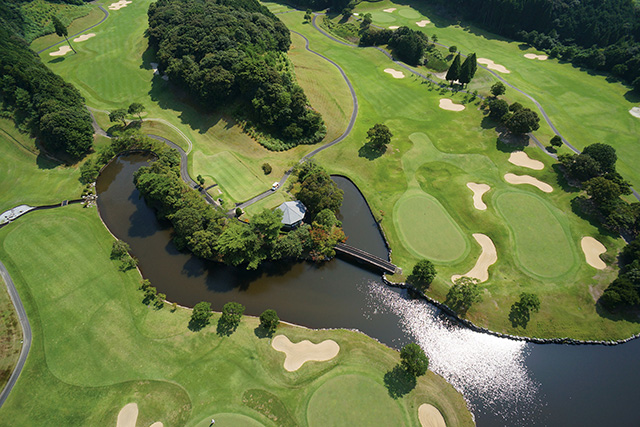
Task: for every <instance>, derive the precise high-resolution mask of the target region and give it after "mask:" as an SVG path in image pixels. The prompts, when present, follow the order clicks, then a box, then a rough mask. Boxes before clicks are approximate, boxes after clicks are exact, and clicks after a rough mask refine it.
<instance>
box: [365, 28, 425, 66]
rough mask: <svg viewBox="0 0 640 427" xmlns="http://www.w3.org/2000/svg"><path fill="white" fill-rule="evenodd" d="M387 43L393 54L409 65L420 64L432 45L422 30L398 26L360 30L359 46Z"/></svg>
mask: <svg viewBox="0 0 640 427" xmlns="http://www.w3.org/2000/svg"><path fill="white" fill-rule="evenodd" d="M385 44H386V45H389V47H390V48H391V49H392V50H393V53H394V55H395V56H397V57H398V59H400V60H401V61H403V62H406V63H407V64H409V65H413V66H416V65H418V64H420V62H421V60H422V58H423V57H424V54H425V52H426V51H427V50H428V49H430V48H431V47H432V45H431V44H430V43H429V38H428V37H427V36H426V34H424V33H423V32H422V31H417V30H412V29H411V28H409V27H404V26H403V27H400V28H398V29H396V30H394V31H392V30H388V29H383V30H380V29H375V28H370V27H369V28H367V29H366V30H364V31H363V32H362V36H361V38H360V46H380V45H385Z"/></svg>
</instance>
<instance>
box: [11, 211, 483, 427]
mask: <svg viewBox="0 0 640 427" xmlns="http://www.w3.org/2000/svg"><path fill="white" fill-rule="evenodd" d="M112 242H113V238H112V237H111V235H110V234H109V232H108V231H107V230H106V229H105V228H104V226H103V225H102V223H101V221H100V219H99V218H98V215H97V213H96V211H95V210H89V209H82V208H80V207H78V206H69V207H65V208H60V209H56V210H49V211H40V212H36V213H33V214H31V216H30V217H29V218H28V220H27V218H24V219H23V220H21V221H19V222H18V221H16V222H15V223H13V224H12V225H11V226H10V227H5V228H3V229H1V230H0V256H1V257H2V259H3V260H4V262H5V264H6V265H7V268H8V269H9V271H10V273H11V275H12V277H13V279H14V281H15V283H16V286H17V288H18V290H19V292H20V295H21V297H22V299H23V302H24V304H25V308H26V310H27V315H28V316H29V319H30V321H31V325H32V328H33V335H34V341H33V347H32V349H31V353H30V355H29V363H27V366H26V367H25V370H24V371H23V373H22V375H21V377H20V380H19V381H18V383H17V385H16V388H15V389H14V390H13V392H12V393H11V395H10V396H9V399H8V400H7V402H6V403H5V405H4V406H3V408H2V411H0V424H3V425H4V424H8V423H9V420H11V422H10V423H11V424H13V425H31V424H43V423H44V424H47V423H50V424H54V425H102V424H107V425H114V424H115V420H116V417H117V414H118V412H119V410H120V409H121V408H122V407H123V406H124V405H125V404H127V403H129V402H136V403H138V405H139V409H140V416H139V419H138V425H150V424H151V423H153V422H156V421H161V422H163V423H164V425H167V426H168V425H185V424H188V425H195V424H197V423H199V422H204V421H203V420H206V419H207V418H209V421H210V419H211V417H213V418H215V419H216V422H218V421H219V419H218V418H220V420H222V419H227V418H228V419H229V420H230V421H234V422H239V423H242V424H243V425H248V424H249V423H251V421H249V420H245V418H243V417H248V418H250V419H252V420H254V421H256V422H257V423H260V424H265V425H273V422H274V421H273V420H274V418H273V417H274V416H275V417H277V418H278V419H279V420H283V419H284V417H285V416H284V415H283V414H289V417H290V419H291V420H293V424H295V425H305V424H306V419H307V411H308V409H307V402H308V401H309V399H310V397H311V396H312V395H313V394H314V393H315V392H316V390H317V389H318V388H319V387H321V386H322V384H324V383H325V382H326V381H329V380H331V379H332V378H335V377H338V378H340V377H342V376H344V375H356V374H357V375H359V376H360V375H362V376H366V377H368V378H369V380H368V381H369V382H370V383H373V384H375V387H376V388H377V390H378V391H379V390H380V389H382V391H385V389H384V385H383V384H384V375H385V373H386V372H387V371H390V370H391V369H392V368H393V367H394V366H395V365H397V364H398V363H399V354H398V352H396V351H394V350H391V349H389V348H387V347H385V346H383V345H381V344H379V343H378V342H376V341H375V340H373V339H370V338H368V337H366V336H364V335H362V334H360V333H356V332H350V331H344V330H333V331H313V330H308V329H303V328H298V327H293V326H286V325H281V326H280V328H279V329H278V333H283V334H286V335H287V336H288V337H289V338H290V339H292V340H293V341H294V342H298V341H301V340H303V339H310V340H313V341H314V342H319V341H323V340H325V339H334V340H336V341H337V342H338V343H339V345H340V347H341V351H340V353H339V354H338V356H337V357H335V358H334V359H332V360H331V361H328V362H321V363H319V362H311V363H307V364H305V365H304V366H303V367H302V368H301V369H299V370H298V371H296V372H291V373H289V372H287V371H285V370H284V367H283V361H284V355H283V354H282V353H281V352H277V351H275V350H273V348H272V347H271V343H270V339H268V338H262V339H261V338H258V336H257V334H256V328H257V327H258V323H259V322H258V319H256V318H249V317H246V318H243V321H242V323H241V324H240V326H239V328H238V330H237V331H236V332H235V333H234V334H233V335H231V336H230V337H220V336H219V335H217V334H216V326H215V325H216V323H217V320H218V317H219V315H218V314H215V315H214V317H213V319H212V322H211V324H210V325H209V326H207V327H205V328H204V329H203V330H201V331H199V332H191V331H189V329H188V328H187V325H188V322H189V317H190V310H187V309H182V308H178V310H177V311H175V312H172V311H171V310H170V308H169V307H168V306H167V307H164V308H161V309H156V308H152V307H147V306H145V305H143V304H142V300H143V293H142V291H141V290H140V289H139V281H140V279H141V278H140V276H139V275H138V273H137V271H136V270H130V271H129V272H126V273H122V272H120V271H119V270H118V266H117V263H116V262H114V261H112V260H110V259H109V253H110V249H111V243H112ZM265 308H267V307H265ZM378 391H376V392H375V393H376V394H375V398H376V400H377V401H378V404H379V405H380V406H381V407H384V406H389V405H390V406H395V407H397V409H396V414H397V415H398V416H399V418H400V419H401V420H412V421H411V423H413V424H415V423H417V410H416V409H415V408H417V407H418V406H419V405H420V404H421V403H424V402H425V401H426V402H428V403H431V404H434V405H438V407H439V408H444V409H443V414H445V416H446V417H449V418H448V419H449V420H451V422H452V425H472V420H471V416H470V413H469V412H468V410H467V409H466V404H465V402H464V400H463V398H462V396H461V395H460V394H459V393H458V392H456V391H455V390H454V389H453V388H452V387H451V386H450V385H448V384H447V383H446V382H445V381H444V380H443V379H442V378H441V377H438V376H436V375H435V374H432V373H428V374H427V375H426V376H424V377H421V378H420V380H419V381H418V385H417V387H416V389H415V390H414V391H412V392H411V393H409V394H407V395H406V396H404V397H403V398H401V399H397V400H394V399H392V398H391V397H390V396H389V394H388V393H382V394H380V393H379V392H378ZM425 393H426V394H425ZM212 396H215V398H212ZM416 396H421V397H420V399H416ZM371 399H372V396H370V395H369V394H368V391H367V390H362V395H360V396H352V405H351V407H349V408H346V409H345V410H348V411H350V412H352V411H354V410H356V411H358V412H362V413H365V412H367V411H369V410H370V408H369V407H368V406H366V404H367V403H368V402H370V401H371ZM267 404H268V406H266V405H267ZM217 414H229V415H224V416H218V415H217ZM343 415H344V416H347V414H343ZM335 416H336V417H339V416H340V414H335ZM270 420H271V421H270ZM245 421H246V422H245ZM393 424H397V423H393Z"/></svg>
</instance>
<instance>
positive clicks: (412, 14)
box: [398, 9, 422, 19]
mask: <svg viewBox="0 0 640 427" xmlns="http://www.w3.org/2000/svg"><path fill="white" fill-rule="evenodd" d="M398 14H399V15H400V16H402V17H403V18H407V19H418V18H421V17H422V15H420V13H418V12H417V11H415V10H413V9H400V10H399V11H398Z"/></svg>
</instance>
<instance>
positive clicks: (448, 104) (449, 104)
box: [439, 98, 465, 112]
mask: <svg viewBox="0 0 640 427" xmlns="http://www.w3.org/2000/svg"><path fill="white" fill-rule="evenodd" d="M439 106H440V108H442V109H443V110H449V111H458V112H459V111H462V110H464V108H465V107H464V105H462V104H454V102H453V101H452V100H450V99H449V98H442V99H441V100H440V105H439Z"/></svg>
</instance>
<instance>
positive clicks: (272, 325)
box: [260, 309, 280, 334]
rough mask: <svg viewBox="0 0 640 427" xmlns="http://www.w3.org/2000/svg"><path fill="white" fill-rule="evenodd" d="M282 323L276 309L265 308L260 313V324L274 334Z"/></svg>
mask: <svg viewBox="0 0 640 427" xmlns="http://www.w3.org/2000/svg"><path fill="white" fill-rule="evenodd" d="M279 323H280V318H279V317H278V314H277V313H276V311H275V310H271V309H268V310H265V311H263V312H262V314H261V315H260V326H261V327H262V328H263V329H265V330H266V331H268V332H269V333H270V334H273V333H274V332H275V330H276V328H277V327H278V324H279Z"/></svg>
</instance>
